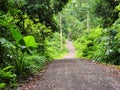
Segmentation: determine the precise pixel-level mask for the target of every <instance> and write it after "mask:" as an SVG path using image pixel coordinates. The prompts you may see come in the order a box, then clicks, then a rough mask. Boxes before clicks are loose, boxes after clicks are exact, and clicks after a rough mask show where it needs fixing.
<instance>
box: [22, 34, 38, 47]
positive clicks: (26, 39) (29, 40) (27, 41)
mask: <svg viewBox="0 0 120 90" xmlns="http://www.w3.org/2000/svg"><path fill="white" fill-rule="evenodd" d="M23 40H24V42H25V46H27V47H37V43H36V42H35V38H34V37H33V36H26V37H24V38H23Z"/></svg>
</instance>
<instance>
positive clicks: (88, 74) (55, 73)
mask: <svg viewBox="0 0 120 90" xmlns="http://www.w3.org/2000/svg"><path fill="white" fill-rule="evenodd" d="M67 43H68V44H69V45H68V47H69V49H70V52H69V54H68V55H67V56H65V57H64V58H63V59H59V60H55V61H53V62H52V63H50V64H49V65H48V68H47V69H46V71H45V72H44V73H41V74H38V76H37V78H39V79H38V80H35V81H34V80H33V81H31V82H32V84H31V85H30V84H29V83H31V82H29V83H27V84H24V85H23V86H22V87H21V88H19V90H120V77H119V76H118V75H120V74H117V75H116V77H114V74H113V75H112V74H111V72H108V71H109V69H110V70H111V68H107V69H106V68H104V66H103V65H101V64H97V63H95V62H92V61H89V60H85V59H75V58H74V56H75V55H74V54H73V53H72V51H71V50H73V52H74V51H75V49H73V46H71V45H72V44H71V42H67ZM69 55H70V56H69ZM70 58H71V59H70ZM27 85H28V86H29V87H28V86H27Z"/></svg>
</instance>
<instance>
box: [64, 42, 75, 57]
mask: <svg viewBox="0 0 120 90" xmlns="http://www.w3.org/2000/svg"><path fill="white" fill-rule="evenodd" d="M66 47H67V48H68V51H69V52H68V54H67V55H66V56H65V57H64V58H63V59H65V58H75V48H74V46H73V44H72V42H71V41H67V42H66Z"/></svg>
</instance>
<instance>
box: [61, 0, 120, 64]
mask: <svg viewBox="0 0 120 90" xmlns="http://www.w3.org/2000/svg"><path fill="white" fill-rule="evenodd" d="M119 12H120V5H119V0H72V2H71V3H69V4H68V5H67V6H66V7H65V8H64V10H63V19H64V20H63V23H64V24H63V26H64V30H65V31H66V32H67V33H68V32H69V35H70V36H69V37H70V39H71V40H73V41H74V45H75V47H76V50H77V57H79V58H81V57H84V58H89V59H92V60H94V61H98V62H104V63H110V64H115V65H120V46H119V45H120V43H119V42H120V39H119V37H120V27H119V24H120V23H119V21H120V20H119V19H120V15H119Z"/></svg>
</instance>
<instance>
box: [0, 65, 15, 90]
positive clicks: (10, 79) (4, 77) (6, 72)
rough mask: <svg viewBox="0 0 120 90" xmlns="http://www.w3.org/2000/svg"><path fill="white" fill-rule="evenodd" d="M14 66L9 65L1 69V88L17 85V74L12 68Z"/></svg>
mask: <svg viewBox="0 0 120 90" xmlns="http://www.w3.org/2000/svg"><path fill="white" fill-rule="evenodd" d="M12 69H13V66H7V67H5V68H3V69H0V89H3V88H5V87H9V86H10V87H14V86H15V85H16V74H14V73H13V72H12V71H11V70H12Z"/></svg>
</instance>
